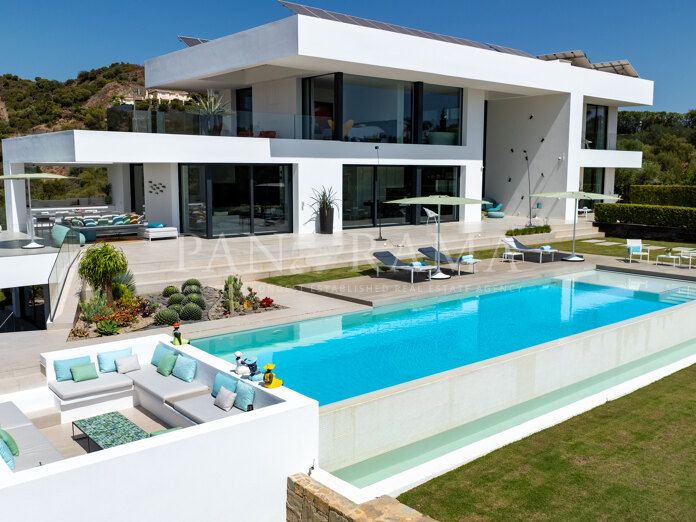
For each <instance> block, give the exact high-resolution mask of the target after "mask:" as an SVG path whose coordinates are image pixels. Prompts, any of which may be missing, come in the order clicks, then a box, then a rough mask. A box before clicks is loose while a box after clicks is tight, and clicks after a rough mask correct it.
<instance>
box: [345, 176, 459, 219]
mask: <svg viewBox="0 0 696 522" xmlns="http://www.w3.org/2000/svg"><path fill="white" fill-rule="evenodd" d="M458 194H459V167H429V166H427V167H416V166H379V167H378V166H374V165H344V167H343V228H359V227H373V226H377V225H378V223H379V217H380V216H381V218H382V225H385V226H386V225H409V224H416V223H425V222H426V214H425V211H424V210H423V209H422V208H421V206H420V205H395V204H391V203H385V202H386V201H392V200H395V199H402V198H410V197H417V196H433V195H448V196H457V195H458ZM433 210H435V209H433ZM441 214H442V221H443V222H444V221H456V220H457V219H458V209H457V207H442V208H441Z"/></svg>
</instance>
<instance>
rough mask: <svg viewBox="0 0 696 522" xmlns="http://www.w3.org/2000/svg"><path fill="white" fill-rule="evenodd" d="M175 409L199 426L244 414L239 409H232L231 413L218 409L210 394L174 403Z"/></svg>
mask: <svg viewBox="0 0 696 522" xmlns="http://www.w3.org/2000/svg"><path fill="white" fill-rule="evenodd" d="M218 396H219V394H218ZM233 402H234V401H233ZM174 409H175V410H176V411H178V412H179V413H182V414H183V415H185V416H186V417H188V418H189V419H191V420H192V421H194V422H196V423H197V424H202V423H204V422H210V421H214V420H218V419H225V418H227V417H230V416H232V415H239V414H241V413H244V412H243V411H242V410H240V409H237V408H232V409H231V410H230V411H225V410H223V409H220V408H218V407H217V406H215V399H214V398H213V396H212V395H210V394H207V395H199V396H198V397H191V398H190V399H184V400H183V401H177V402H175V403H174Z"/></svg>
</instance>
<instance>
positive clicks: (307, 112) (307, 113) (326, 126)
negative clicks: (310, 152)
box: [303, 74, 335, 140]
mask: <svg viewBox="0 0 696 522" xmlns="http://www.w3.org/2000/svg"><path fill="white" fill-rule="evenodd" d="M334 83H335V78H334V75H333V74H325V75H323V76H315V77H314V78H306V79H305V80H304V88H303V89H304V125H303V127H304V131H303V133H304V137H305V139H312V140H332V139H333V124H334Z"/></svg>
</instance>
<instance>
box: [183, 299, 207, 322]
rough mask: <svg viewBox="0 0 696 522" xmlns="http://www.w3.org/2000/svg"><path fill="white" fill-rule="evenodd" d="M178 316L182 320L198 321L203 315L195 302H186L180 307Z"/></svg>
mask: <svg viewBox="0 0 696 522" xmlns="http://www.w3.org/2000/svg"><path fill="white" fill-rule="evenodd" d="M180 317H181V319H182V320H183V321H198V320H199V319H200V318H201V317H203V310H201V308H200V307H199V306H198V305H197V304H196V303H187V304H186V305H184V307H183V308H182V309H181V316H180Z"/></svg>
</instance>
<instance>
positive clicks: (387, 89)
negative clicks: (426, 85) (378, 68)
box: [341, 74, 413, 143]
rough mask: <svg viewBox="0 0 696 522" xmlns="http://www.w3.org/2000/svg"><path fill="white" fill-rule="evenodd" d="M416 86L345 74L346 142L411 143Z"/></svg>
mask: <svg viewBox="0 0 696 522" xmlns="http://www.w3.org/2000/svg"><path fill="white" fill-rule="evenodd" d="M412 90H413V84H412V83H410V82H402V81H399V80H385V79H382V78H370V77H367V76H354V75H348V74H345V75H343V123H342V129H341V131H342V135H341V138H342V139H343V140H345V141H372V142H384V143H411V105H412Z"/></svg>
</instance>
